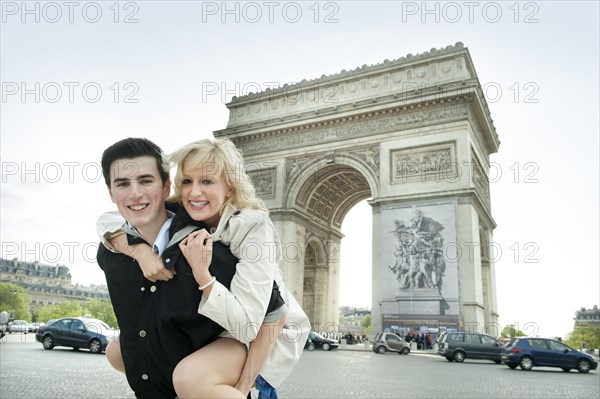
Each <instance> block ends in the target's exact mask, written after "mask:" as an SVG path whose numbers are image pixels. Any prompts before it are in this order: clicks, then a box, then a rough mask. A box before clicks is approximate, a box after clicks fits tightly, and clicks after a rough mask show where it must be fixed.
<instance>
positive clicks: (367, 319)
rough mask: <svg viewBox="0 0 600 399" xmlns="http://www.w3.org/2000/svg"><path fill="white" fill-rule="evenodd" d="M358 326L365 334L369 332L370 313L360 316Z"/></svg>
mask: <svg viewBox="0 0 600 399" xmlns="http://www.w3.org/2000/svg"><path fill="white" fill-rule="evenodd" d="M360 326H361V327H362V328H363V331H364V332H365V334H368V333H370V332H371V315H370V314H368V315H366V316H365V317H363V318H362V320H361V321H360Z"/></svg>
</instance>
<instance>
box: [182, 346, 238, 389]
mask: <svg viewBox="0 0 600 399" xmlns="http://www.w3.org/2000/svg"><path fill="white" fill-rule="evenodd" d="M245 360H246V346H245V345H244V344H242V343H241V342H239V341H236V340H234V339H231V338H219V339H218V340H216V341H214V342H212V343H210V344H208V345H207V346H205V347H204V348H201V349H198V350H197V351H196V352H194V353H192V354H191V355H189V356H187V357H186V358H185V359H183V360H182V361H180V362H179V364H178V365H177V367H175V371H174V372H173V386H174V387H175V392H177V396H178V397H179V398H181V399H184V398H198V399H202V398H211V399H216V398H227V399H229V398H240V399H245V398H246V396H244V395H243V394H242V393H241V392H240V391H238V390H237V389H235V388H234V386H235V384H236V382H237V381H238V379H239V378H240V373H241V372H242V367H243V366H244V362H245Z"/></svg>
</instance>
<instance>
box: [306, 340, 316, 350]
mask: <svg viewBox="0 0 600 399" xmlns="http://www.w3.org/2000/svg"><path fill="white" fill-rule="evenodd" d="M307 349H308V350H309V351H314V350H315V344H313V343H312V342H311V343H310V344H308V348H307Z"/></svg>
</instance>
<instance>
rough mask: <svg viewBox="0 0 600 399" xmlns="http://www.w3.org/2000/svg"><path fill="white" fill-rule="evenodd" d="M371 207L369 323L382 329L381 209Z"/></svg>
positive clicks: (373, 329) (377, 206)
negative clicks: (371, 237)
mask: <svg viewBox="0 0 600 399" xmlns="http://www.w3.org/2000/svg"><path fill="white" fill-rule="evenodd" d="M371 207H372V208H373V231H372V234H373V239H372V243H371V248H372V255H371V275H372V283H371V287H372V293H371V325H372V326H373V328H372V331H376V332H377V331H383V325H382V320H383V318H382V312H381V311H382V309H381V305H380V304H381V299H382V298H381V256H380V254H381V250H382V249H381V246H382V241H383V240H382V239H381V210H380V205H378V204H375V205H373V204H371Z"/></svg>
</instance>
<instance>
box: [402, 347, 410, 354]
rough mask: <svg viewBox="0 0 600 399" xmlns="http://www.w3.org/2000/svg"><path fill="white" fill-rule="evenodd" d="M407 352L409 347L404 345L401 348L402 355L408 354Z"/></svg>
mask: <svg viewBox="0 0 600 399" xmlns="http://www.w3.org/2000/svg"><path fill="white" fill-rule="evenodd" d="M409 352H410V348H408V347H406V346H405V347H404V348H402V354H403V355H408V353H409Z"/></svg>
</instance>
